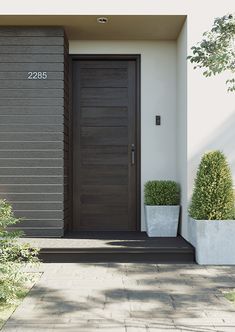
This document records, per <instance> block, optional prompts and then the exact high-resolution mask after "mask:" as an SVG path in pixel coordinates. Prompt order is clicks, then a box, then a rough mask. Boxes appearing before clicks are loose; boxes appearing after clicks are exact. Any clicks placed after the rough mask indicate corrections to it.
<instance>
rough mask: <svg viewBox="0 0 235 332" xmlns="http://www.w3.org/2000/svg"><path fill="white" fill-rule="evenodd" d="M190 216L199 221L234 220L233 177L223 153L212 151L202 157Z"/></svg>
mask: <svg viewBox="0 0 235 332" xmlns="http://www.w3.org/2000/svg"><path fill="white" fill-rule="evenodd" d="M189 215H190V216H191V217H192V218H194V219H198V220H228V219H234V195H233V182H232V175H231V171H230V167H229V165H228V162H227V160H226V158H225V156H224V154H223V153H222V152H221V151H211V152H208V153H206V154H204V156H203V157H202V159H201V163H200V165H199V167H198V171H197V175H196V179H195V184H194V191H193V195H192V201H191V205H190V207H189Z"/></svg>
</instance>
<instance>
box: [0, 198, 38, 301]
mask: <svg viewBox="0 0 235 332" xmlns="http://www.w3.org/2000/svg"><path fill="white" fill-rule="evenodd" d="M18 222H20V220H19V219H17V218H15V216H14V213H13V211H12V207H11V205H10V204H9V203H7V202H6V201H5V200H0V302H14V300H15V299H16V297H17V293H18V292H19V291H20V290H21V289H22V288H23V287H24V284H25V282H26V281H28V279H29V277H28V274H26V273H24V272H23V271H22V268H23V267H24V266H25V265H26V264H27V263H31V264H35V263H37V262H38V257H37V256H38V249H36V248H33V247H31V246H30V245H29V244H20V243H19V242H18V241H17V240H18V238H19V237H20V236H22V234H23V233H22V232H19V231H15V232H10V231H8V230H7V227H9V226H11V225H14V224H16V223H18Z"/></svg>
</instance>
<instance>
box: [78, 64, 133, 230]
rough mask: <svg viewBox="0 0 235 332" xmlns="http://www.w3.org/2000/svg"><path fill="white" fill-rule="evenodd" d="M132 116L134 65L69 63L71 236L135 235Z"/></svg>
mask: <svg viewBox="0 0 235 332" xmlns="http://www.w3.org/2000/svg"><path fill="white" fill-rule="evenodd" d="M136 114H137V85H136V61H135V60H121V61H119V60H99V59H97V60H74V61H73V228H74V230H76V231H78V230H81V231H115V230H116V231H127V230H130V231H136V230H137V162H135V163H134V164H133V160H132V156H131V147H132V145H133V144H134V145H135V147H136V145H137V128H136ZM136 160H137V159H136Z"/></svg>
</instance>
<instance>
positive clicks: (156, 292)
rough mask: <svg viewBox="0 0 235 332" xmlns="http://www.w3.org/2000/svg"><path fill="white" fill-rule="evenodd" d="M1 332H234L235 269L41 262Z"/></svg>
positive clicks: (194, 266) (195, 266)
mask: <svg viewBox="0 0 235 332" xmlns="http://www.w3.org/2000/svg"><path fill="white" fill-rule="evenodd" d="M40 270H43V275H42V277H41V279H40V280H39V282H37V284H36V285H35V286H34V288H33V289H32V290H31V292H30V294H29V296H27V297H26V298H25V299H24V301H23V303H22V304H21V305H20V306H19V307H18V308H17V310H16V311H15V313H14V314H13V316H12V317H11V319H10V320H9V321H8V322H7V323H6V325H5V327H4V328H3V332H13V331H14V332H28V331H32V332H41V331H43V332H49V331H50V332H52V331H53V332H55V331H66V332H67V331H68V332H72V331H74V332H75V331H76V332H83V331H84V332H88V331H89V332H90V331H104V332H106V331H107V332H112V331H118V332H119V331H120V332H122V331H123V332H124V331H125V332H154V331H156V332H157V331H158V332H160V331H164V332H169V331H175V332H179V331H183V332H186V331H187V332H192V331H200V332H210V331H231V332H235V306H233V305H232V304H231V303H229V302H228V301H227V300H225V299H224V297H223V295H222V293H221V292H220V290H219V289H223V288H228V287H235V267H229V266H227V267H202V266H197V265H156V264H119V263H113V264H107V263H104V264H91V263H86V264H85V263H77V264H43V265H42V266H41V268H40Z"/></svg>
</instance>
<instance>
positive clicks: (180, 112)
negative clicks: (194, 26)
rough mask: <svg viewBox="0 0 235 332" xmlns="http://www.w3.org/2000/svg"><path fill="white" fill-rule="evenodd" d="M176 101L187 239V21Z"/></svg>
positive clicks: (183, 227)
mask: <svg viewBox="0 0 235 332" xmlns="http://www.w3.org/2000/svg"><path fill="white" fill-rule="evenodd" d="M176 51H177V53H176V54H177V58H176V59H177V66H176V79H177V80H176V96H177V97H176V100H177V117H176V125H177V140H176V142H177V144H176V145H177V148H176V151H177V157H176V164H177V178H178V182H179V183H180V187H181V227H180V231H181V234H182V235H183V236H184V237H187V224H188V223H187V221H188V217H187V216H188V211H187V210H188V193H187V21H186V22H185V24H184V26H183V28H182V30H181V32H180V35H179V37H178V40H177V48H176Z"/></svg>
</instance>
